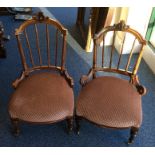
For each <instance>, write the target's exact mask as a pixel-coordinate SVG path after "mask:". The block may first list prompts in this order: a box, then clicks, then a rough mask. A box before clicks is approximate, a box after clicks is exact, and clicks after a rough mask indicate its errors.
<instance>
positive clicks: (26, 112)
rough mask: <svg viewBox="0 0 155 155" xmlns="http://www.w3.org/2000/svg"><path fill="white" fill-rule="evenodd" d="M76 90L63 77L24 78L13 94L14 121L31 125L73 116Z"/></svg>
mask: <svg viewBox="0 0 155 155" xmlns="http://www.w3.org/2000/svg"><path fill="white" fill-rule="evenodd" d="M73 103H74V98H73V90H72V88H71V87H70V86H69V84H68V82H67V81H66V79H65V78H64V77H63V76H61V75H60V74H53V73H50V72H42V73H37V74H33V75H30V76H29V77H27V78H26V79H24V80H23V81H22V82H21V83H20V84H19V86H18V88H17V89H16V91H15V92H14V93H13V95H12V97H11V100H10V105H9V113H10V115H11V118H20V119H21V120H24V121H29V122H38V123H39V122H40V123H42V122H56V121H59V120H62V119H65V118H66V117H69V116H70V117H72V116H73V105H74V104H73Z"/></svg>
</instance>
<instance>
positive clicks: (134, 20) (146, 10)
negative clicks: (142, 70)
mask: <svg viewBox="0 0 155 155" xmlns="http://www.w3.org/2000/svg"><path fill="white" fill-rule="evenodd" d="M127 11H128V17H127V20H126V22H127V25H130V27H131V28H133V29H135V30H137V31H138V32H139V33H140V34H141V35H142V36H143V37H144V38H145V35H146V31H147V27H148V23H149V19H150V16H151V12H152V7H146V6H145V7H144V6H141V7H130V8H129V9H128V10H127ZM128 41H129V42H130V39H128ZM115 46H116V49H118V51H119V49H120V39H119V36H117V41H116V45H115ZM129 51H130V50H129V49H126V50H124V53H123V54H128V52H129ZM143 58H144V60H145V62H146V63H147V64H148V66H149V68H150V69H151V70H152V71H153V73H154V74H155V52H154V51H153V50H152V49H151V48H150V47H149V46H148V45H147V46H146V47H145V48H144V54H143Z"/></svg>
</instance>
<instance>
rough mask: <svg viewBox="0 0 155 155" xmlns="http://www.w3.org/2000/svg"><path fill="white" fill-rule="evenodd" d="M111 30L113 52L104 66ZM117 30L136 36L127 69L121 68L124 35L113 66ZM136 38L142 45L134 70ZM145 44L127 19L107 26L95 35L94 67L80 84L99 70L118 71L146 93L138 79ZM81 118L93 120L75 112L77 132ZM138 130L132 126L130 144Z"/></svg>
mask: <svg viewBox="0 0 155 155" xmlns="http://www.w3.org/2000/svg"><path fill="white" fill-rule="evenodd" d="M110 31H113V32H114V34H113V38H112V45H111V46H112V48H111V51H110V52H111V53H110V61H109V66H108V67H105V66H104V43H105V42H104V41H105V40H104V39H105V36H106V34H107V33H108V32H110ZM116 31H122V32H125V33H126V32H127V33H130V34H132V35H133V36H135V40H134V42H133V45H132V49H131V51H130V53H129V58H128V61H127V64H126V67H125V69H121V68H120V62H121V58H122V54H123V45H124V41H125V37H124V40H123V42H122V45H121V49H120V51H121V52H120V55H119V60H118V64H117V67H116V68H113V67H112V57H113V52H114V49H115V45H114V42H115V37H116ZM101 40H102V41H103V47H102V65H101V67H98V66H97V46H100V43H101ZM136 40H138V42H139V44H141V47H140V51H139V55H138V58H137V61H136V63H135V65H134V68H133V70H132V71H129V64H130V61H131V57H132V55H133V49H134V46H135V41H136ZM145 45H146V40H144V39H143V37H142V36H141V34H140V33H138V32H137V31H136V30H134V29H132V28H130V27H129V26H128V25H126V24H125V21H123V20H122V21H120V22H119V23H118V24H114V25H113V26H107V27H105V28H103V29H102V30H101V31H100V32H99V33H98V34H96V35H95V37H94V49H93V65H92V68H91V69H90V70H89V73H88V74H87V75H83V76H82V77H81V79H80V84H81V85H82V87H84V86H85V85H86V84H87V83H88V82H89V81H90V80H91V79H95V78H96V77H97V75H96V73H97V72H111V73H118V74H122V75H125V76H128V77H129V78H130V81H129V82H130V83H132V84H133V85H134V86H135V87H136V89H137V91H138V93H139V94H140V95H144V94H145V93H146V88H145V87H144V86H142V85H141V84H140V82H139V79H138V75H137V71H138V68H139V65H140V62H141V58H142V55H143V50H144V46H145ZM81 119H85V120H87V121H89V122H91V121H90V120H88V119H86V118H84V117H82V116H78V115H77V113H76V112H75V121H76V131H77V134H79V133H80V120H81ZM91 123H93V124H96V125H98V126H100V127H107V128H113V127H109V126H103V125H102V126H101V125H99V124H97V123H94V122H91ZM116 129H117V128H116ZM119 129H124V128H119ZM138 130H139V129H138V128H135V127H131V131H130V137H129V140H128V144H131V143H133V141H134V138H135V137H136V135H137V132H138Z"/></svg>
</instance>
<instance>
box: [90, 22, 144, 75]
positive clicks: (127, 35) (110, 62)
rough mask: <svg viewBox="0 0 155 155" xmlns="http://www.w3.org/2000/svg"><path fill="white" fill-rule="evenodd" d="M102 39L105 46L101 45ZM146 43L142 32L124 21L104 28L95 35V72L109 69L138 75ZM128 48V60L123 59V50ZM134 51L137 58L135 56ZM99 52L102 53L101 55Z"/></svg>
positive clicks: (126, 57)
mask: <svg viewBox="0 0 155 155" xmlns="http://www.w3.org/2000/svg"><path fill="white" fill-rule="evenodd" d="M111 38H112V39H111ZM110 39H111V40H110ZM101 40H102V41H103V46H100V42H101ZM145 44H146V41H145V40H144V39H143V37H142V36H141V34H139V33H138V32H137V31H136V30H133V29H131V28H130V27H129V26H127V25H126V24H125V22H124V21H120V22H119V23H118V24H114V25H113V26H107V27H105V28H103V29H102V30H101V31H100V32H99V33H98V34H96V35H95V37H94V53H93V70H94V72H97V71H107V72H114V73H120V74H123V75H128V76H130V77H131V76H133V75H136V73H137V70H138V67H139V64H140V61H141V58H142V54H143V49H144V45H145ZM126 50H128V53H129V54H128V55H126V56H125V59H126V60H123V58H124V55H123V52H125V51H126ZM116 51H119V52H116ZM134 52H136V54H134V55H136V58H135V56H133V53H134ZM118 53H119V54H118ZM98 54H101V55H100V57H99V56H98ZM99 59H100V60H99Z"/></svg>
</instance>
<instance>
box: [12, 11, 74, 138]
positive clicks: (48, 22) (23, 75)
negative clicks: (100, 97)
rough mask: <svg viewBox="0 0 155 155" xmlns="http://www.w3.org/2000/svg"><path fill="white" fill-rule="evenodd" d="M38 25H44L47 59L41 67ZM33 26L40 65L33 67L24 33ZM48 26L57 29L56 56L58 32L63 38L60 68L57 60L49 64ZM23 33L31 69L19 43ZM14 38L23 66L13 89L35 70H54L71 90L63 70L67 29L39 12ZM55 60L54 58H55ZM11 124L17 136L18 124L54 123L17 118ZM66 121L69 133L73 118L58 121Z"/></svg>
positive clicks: (66, 73)
mask: <svg viewBox="0 0 155 155" xmlns="http://www.w3.org/2000/svg"><path fill="white" fill-rule="evenodd" d="M40 23H44V24H46V41H47V57H48V65H42V61H41V58H40V57H41V55H40V48H39V43H38V39H39V38H38V29H37V27H36V24H40ZM32 24H34V25H35V32H36V41H37V49H38V55H39V62H40V65H39V66H35V65H34V62H33V58H32V51H31V48H30V43H29V39H28V36H27V33H26V27H27V26H29V25H32ZM48 25H52V26H54V27H56V28H57V32H56V51H55V52H56V54H57V46H58V43H57V42H58V31H60V32H61V34H62V37H63V43H62V44H63V45H62V56H61V66H57V59H55V66H54V65H51V64H50V54H49V52H50V49H49V46H50V45H49V35H48ZM23 32H24V35H25V37H26V41H27V46H28V49H29V52H30V60H31V63H32V67H31V68H29V67H28V65H27V63H26V58H25V55H24V51H23V48H22V45H21V41H20V37H19V36H20V34H22V33H23ZM15 36H16V38H17V43H18V49H19V53H20V57H21V61H22V65H23V68H24V69H23V71H22V73H21V76H20V77H19V78H17V79H16V80H15V81H14V82H13V83H12V86H13V88H14V89H16V88H17V87H18V85H19V84H20V83H21V82H22V81H23V80H24V79H25V78H26V77H28V76H29V74H30V73H32V72H34V71H37V70H46V69H48V70H54V71H57V72H59V73H60V75H62V76H63V77H64V78H65V79H66V81H67V82H68V84H69V86H70V87H71V88H73V86H74V81H73V79H72V77H70V76H69V74H68V72H67V69H66V68H65V58H66V37H67V29H66V28H64V27H63V26H62V25H61V24H60V23H59V22H58V21H56V20H54V19H51V18H49V17H45V16H44V14H43V13H42V12H39V13H38V14H36V15H34V16H33V17H32V19H30V20H27V21H25V22H24V23H23V24H22V25H20V27H19V28H18V29H16V31H15ZM55 58H56V57H55ZM10 119H11V122H12V125H13V133H14V135H15V136H18V135H19V133H20V129H19V123H20V122H28V123H33V124H50V123H54V122H42V123H36V122H29V121H23V120H21V119H19V118H11V116H10ZM65 119H66V120H67V124H68V133H70V132H71V131H72V129H73V116H72V117H66V118H64V119H61V120H59V121H62V120H65ZM57 122H58V121H57Z"/></svg>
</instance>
